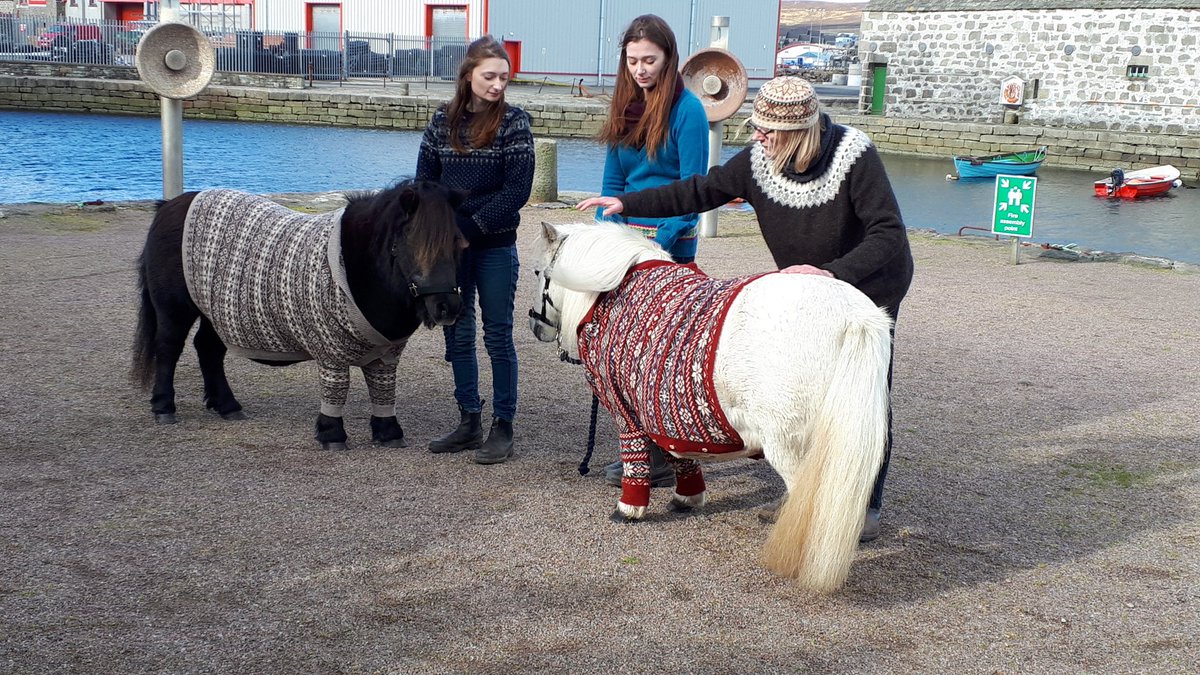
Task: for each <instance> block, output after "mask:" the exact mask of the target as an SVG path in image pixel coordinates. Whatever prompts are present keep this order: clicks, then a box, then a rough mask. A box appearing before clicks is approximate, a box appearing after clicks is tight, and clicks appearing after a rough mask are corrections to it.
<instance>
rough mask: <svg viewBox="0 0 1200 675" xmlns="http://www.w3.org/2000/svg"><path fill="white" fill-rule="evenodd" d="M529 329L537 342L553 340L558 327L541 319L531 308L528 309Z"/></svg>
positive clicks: (556, 337) (556, 335) (555, 337)
mask: <svg viewBox="0 0 1200 675" xmlns="http://www.w3.org/2000/svg"><path fill="white" fill-rule="evenodd" d="M529 331H530V332H531V333H533V336H534V337H535V338H537V339H538V341H539V342H554V341H555V340H557V339H558V328H556V327H554V326H552V325H550V324H548V323H546V322H545V321H543V320H541V319H540V318H539V317H538V316H537V315H536V312H534V311H533V310H532V309H531V310H529Z"/></svg>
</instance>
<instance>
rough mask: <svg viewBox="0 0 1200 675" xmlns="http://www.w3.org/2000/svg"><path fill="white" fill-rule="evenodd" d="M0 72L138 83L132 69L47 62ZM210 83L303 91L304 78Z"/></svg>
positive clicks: (0, 67) (231, 78)
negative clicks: (133, 81)
mask: <svg viewBox="0 0 1200 675" xmlns="http://www.w3.org/2000/svg"><path fill="white" fill-rule="evenodd" d="M0 73H3V74H4V75H13V76H18V77H48V78H55V77H67V78H83V79H98V80H137V79H139V77H138V71H137V68H134V67H133V66H117V65H111V66H105V65H92V64H86V63H60V62H47V61H0ZM212 83H213V84H216V85H227V86H234V87H270V88H278V89H303V88H304V78H303V77H302V76H300V75H279V74H275V73H229V72H224V71H217V72H215V73H213V78H212Z"/></svg>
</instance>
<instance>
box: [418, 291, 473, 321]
mask: <svg viewBox="0 0 1200 675" xmlns="http://www.w3.org/2000/svg"><path fill="white" fill-rule="evenodd" d="M424 300H425V313H426V315H427V316H428V317H429V321H430V323H431V324H432V325H435V326H449V325H451V324H453V323H454V322H455V321H458V315H459V314H462V307H463V304H462V296H461V295H459V294H457V293H439V294H437V295H427V296H425V298H424Z"/></svg>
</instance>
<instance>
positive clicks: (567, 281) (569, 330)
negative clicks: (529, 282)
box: [550, 221, 671, 356]
mask: <svg viewBox="0 0 1200 675" xmlns="http://www.w3.org/2000/svg"><path fill="white" fill-rule="evenodd" d="M555 230H556V231H557V232H558V234H559V237H560V240H559V241H560V243H559V244H558V246H559V247H560V249H559V251H558V253H557V258H556V260H555V262H554V269H553V270H551V271H550V273H551V281H552V282H553V283H555V284H557V285H558V286H560V287H562V289H563V298H562V309H561V311H560V312H559V346H560V347H561V348H562V349H564V350H565V351H566V352H567V353H568V354H570V355H572V356H577V355H578V343H577V340H576V330H577V328H578V326H579V322H580V321H583V317H584V316H586V315H587V313H588V311H589V310H590V309H591V308H592V305H594V304H595V303H596V297H597V296H598V295H600V294H601V293H603V292H605V291H611V290H612V289H614V288H616V287H617V286H619V285H620V284H621V281H622V280H624V279H625V275H626V274H627V273H628V272H629V268H630V267H633V266H634V265H636V264H638V263H641V262H645V261H647V260H670V259H671V255H670V254H669V253H667V252H666V251H664V250H662V248H660V247H659V246H658V245H657V244H655V243H654V242H653V241H651V240H649V239H647V238H645V237H644V236H642V235H641V234H639V233H637V232H634V231H633V230H631V229H630V228H628V227H625V226H624V225H619V224H616V223H610V222H605V221H597V222H595V223H575V224H570V225H557V226H555Z"/></svg>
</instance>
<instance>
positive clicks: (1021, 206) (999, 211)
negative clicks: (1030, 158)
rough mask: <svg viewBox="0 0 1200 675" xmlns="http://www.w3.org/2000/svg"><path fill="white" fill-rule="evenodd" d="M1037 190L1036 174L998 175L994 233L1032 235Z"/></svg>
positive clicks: (1019, 235) (1014, 235)
mask: <svg viewBox="0 0 1200 675" xmlns="http://www.w3.org/2000/svg"><path fill="white" fill-rule="evenodd" d="M1036 192H1037V177H1036V176H1005V175H1003V174H1001V175H999V176H996V199H995V208H994V209H993V210H992V234H1005V235H1008V236H1010V237H1032V236H1033V203H1034V196H1035V194H1036Z"/></svg>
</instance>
